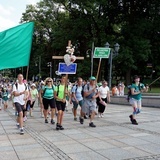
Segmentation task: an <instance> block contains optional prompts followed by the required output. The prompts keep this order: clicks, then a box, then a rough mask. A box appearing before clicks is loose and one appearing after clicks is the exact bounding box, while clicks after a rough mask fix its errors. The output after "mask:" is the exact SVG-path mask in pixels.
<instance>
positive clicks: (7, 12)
mask: <svg viewBox="0 0 160 160" xmlns="http://www.w3.org/2000/svg"><path fill="white" fill-rule="evenodd" d="M37 2H40V0H0V32H2V31H4V30H6V29H9V28H12V27H15V26H17V25H19V22H20V19H21V17H22V13H24V12H25V11H26V5H28V4H32V5H34V4H36V3H37Z"/></svg>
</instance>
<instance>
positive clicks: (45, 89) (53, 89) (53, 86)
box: [43, 85, 54, 96]
mask: <svg viewBox="0 0 160 160" xmlns="http://www.w3.org/2000/svg"><path fill="white" fill-rule="evenodd" d="M44 87H45V88H44V91H43V96H44V94H45V92H46V89H47V87H46V86H44ZM52 89H53V91H54V86H53V85H52Z"/></svg>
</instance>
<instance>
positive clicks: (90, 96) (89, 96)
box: [82, 83, 98, 99]
mask: <svg viewBox="0 0 160 160" xmlns="http://www.w3.org/2000/svg"><path fill="white" fill-rule="evenodd" d="M86 85H87V90H88V91H89V83H87V84H86ZM86 85H84V86H83V89H82V96H83V97H84V87H85V86H86ZM97 87H98V86H97V85H96V90H97V91H98V88H97ZM92 96H93V92H92V93H91V94H90V95H88V96H87V97H85V98H88V99H90V98H92Z"/></svg>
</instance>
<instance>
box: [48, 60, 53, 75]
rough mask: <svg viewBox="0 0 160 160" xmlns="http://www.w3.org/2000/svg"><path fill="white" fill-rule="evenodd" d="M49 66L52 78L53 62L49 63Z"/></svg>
mask: <svg viewBox="0 0 160 160" xmlns="http://www.w3.org/2000/svg"><path fill="white" fill-rule="evenodd" d="M47 66H48V67H49V68H50V69H49V70H50V77H51V78H52V62H48V63H47Z"/></svg>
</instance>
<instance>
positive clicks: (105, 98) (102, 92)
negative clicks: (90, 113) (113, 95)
mask: <svg viewBox="0 0 160 160" xmlns="http://www.w3.org/2000/svg"><path fill="white" fill-rule="evenodd" d="M107 84H108V83H107V82H106V81H103V82H102V86H100V87H99V97H98V98H97V104H98V117H103V113H104V111H105V108H106V107H107V102H110V91H109V87H108V86H107Z"/></svg>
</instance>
